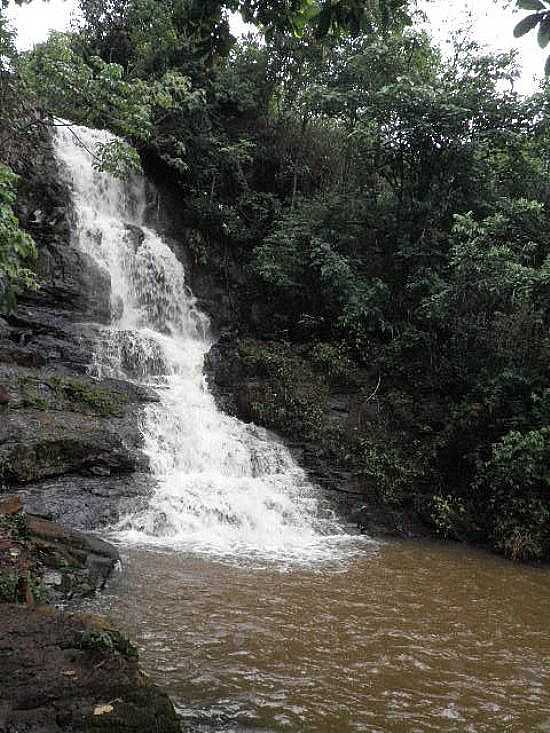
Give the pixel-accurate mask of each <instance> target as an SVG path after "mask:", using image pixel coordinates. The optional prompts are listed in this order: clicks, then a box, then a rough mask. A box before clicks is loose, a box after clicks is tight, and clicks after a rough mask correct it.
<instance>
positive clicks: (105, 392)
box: [49, 377, 128, 417]
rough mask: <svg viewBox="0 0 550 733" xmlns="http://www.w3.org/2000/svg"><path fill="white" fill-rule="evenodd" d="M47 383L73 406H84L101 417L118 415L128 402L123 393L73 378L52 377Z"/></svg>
mask: <svg viewBox="0 0 550 733" xmlns="http://www.w3.org/2000/svg"><path fill="white" fill-rule="evenodd" d="M49 384H50V385H51V386H52V387H53V388H54V390H55V392H56V393H57V394H58V395H59V396H61V397H63V398H64V399H66V400H68V401H69V403H70V404H71V405H72V406H73V407H74V408H76V407H80V406H84V407H86V408H88V409H89V410H90V411H92V412H94V413H95V414H97V415H101V416H103V417H110V416H120V415H121V414H122V412H123V409H124V406H125V405H126V404H127V402H128V398H127V396H126V395H125V394H122V393H120V392H115V391H113V390H109V389H104V388H102V387H96V386H95V385H94V384H91V383H89V382H83V381H81V380H78V379H74V378H68V377H64V378H61V377H54V378H53V379H52V380H50V382H49Z"/></svg>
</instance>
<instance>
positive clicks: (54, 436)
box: [0, 410, 143, 484]
mask: <svg viewBox="0 0 550 733" xmlns="http://www.w3.org/2000/svg"><path fill="white" fill-rule="evenodd" d="M121 427H124V426H122V425H121ZM140 463H143V459H142V456H141V454H140V453H139V452H138V451H137V450H136V449H135V448H133V447H130V446H128V445H127V444H125V442H124V441H123V440H122V439H121V437H120V435H119V434H118V433H117V432H116V431H115V429H114V425H112V424H111V423H110V422H109V421H108V420H107V419H101V418H94V417H91V416H89V415H78V414H75V413H71V412H65V411H59V412H49V411H41V410H19V411H17V412H16V413H12V414H9V415H8V416H7V417H6V419H4V420H3V421H2V424H0V476H2V477H3V479H4V481H6V482H8V483H10V484H24V483H29V482H31V481H37V480H40V479H43V478H46V477H48V476H62V475H64V474H67V473H80V474H82V473H90V472H91V471H92V469H97V468H98V467H99V468H106V469H109V472H110V473H111V472H112V473H124V472H130V471H133V470H136V468H137V467H138V465H140Z"/></svg>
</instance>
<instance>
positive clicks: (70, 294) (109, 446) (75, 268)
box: [0, 126, 158, 529]
mask: <svg viewBox="0 0 550 733" xmlns="http://www.w3.org/2000/svg"><path fill="white" fill-rule="evenodd" d="M34 137H35V139H34V149H33V150H32V151H31V150H30V149H29V150H21V151H19V153H20V154H13V156H12V157H13V160H12V161H10V162H11V163H12V165H13V166H14V167H15V168H16V171H17V173H19V175H20V176H21V181H20V186H19V190H18V199H17V213H18V216H19V218H20V220H21V222H22V224H23V226H24V227H25V228H26V229H27V230H28V231H29V233H30V234H31V235H32V236H33V238H34V240H35V242H36V244H37V248H38V253H39V257H38V262H37V274H38V278H39V281H40V288H39V289H38V290H36V291H29V292H25V293H22V294H20V296H19V298H18V305H17V308H16V309H15V310H14V311H12V312H10V313H6V314H3V316H2V318H1V319H0V495H1V492H2V490H3V489H2V487H4V490H9V491H12V490H13V489H14V488H17V489H19V490H20V493H21V496H22V498H23V500H24V502H25V504H26V505H28V506H29V507H32V508H34V509H35V510H36V511H39V512H40V513H41V514H43V515H48V516H52V517H55V518H56V519H58V520H59V521H62V522H64V523H67V524H70V526H73V527H81V528H84V527H85V528H88V529H89V528H94V527H97V526H100V525H102V524H105V523H108V522H113V521H116V519H117V518H118V516H119V513H120V511H121V508H122V506H124V509H122V510H123V511H126V510H128V508H130V507H131V506H132V504H133V503H134V502H139V500H140V497H143V496H146V495H148V494H149V492H150V486H149V484H148V482H147V480H146V475H147V470H148V465H147V460H146V459H145V457H144V455H143V454H142V452H141V450H140V448H141V434H140V427H139V426H140V411H141V407H142V404H143V403H145V402H148V401H155V400H158V397H157V396H156V394H154V392H153V391H152V390H147V389H144V388H140V387H136V386H135V385H132V384H130V383H125V382H123V381H120V380H112V379H110V380H97V379H94V378H92V377H91V376H89V374H88V369H89V366H90V364H91V363H92V360H93V349H94V341H95V340H96V338H97V336H98V328H99V326H94V325H93V323H98V324H101V323H108V322H109V320H110V318H111V305H110V281H109V275H108V273H106V272H103V271H101V270H99V268H98V267H97V266H96V265H95V264H94V262H93V261H92V259H91V258H90V257H89V256H88V255H87V254H86V253H85V252H82V251H80V250H79V249H78V248H77V247H76V246H75V245H74V242H72V240H71V229H72V227H73V223H74V222H73V212H72V205H71V198H70V191H69V190H68V188H67V186H66V185H65V184H64V182H63V177H62V175H60V171H59V170H58V167H57V163H56V161H55V157H54V153H53V148H52V140H51V138H50V135H49V133H48V131H47V129H46V128H45V127H42V126H41V127H39V128H38V130H37V131H36V132H35V133H34ZM12 152H13V151H12ZM134 475H135V476H136V480H135V481H134V480H133V476H134ZM48 500H49V501H51V504H50V506H48Z"/></svg>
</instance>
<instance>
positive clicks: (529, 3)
mask: <svg viewBox="0 0 550 733" xmlns="http://www.w3.org/2000/svg"><path fill="white" fill-rule="evenodd" d="M517 6H518V8H521V10H544V3H541V1H540V0H518V2H517Z"/></svg>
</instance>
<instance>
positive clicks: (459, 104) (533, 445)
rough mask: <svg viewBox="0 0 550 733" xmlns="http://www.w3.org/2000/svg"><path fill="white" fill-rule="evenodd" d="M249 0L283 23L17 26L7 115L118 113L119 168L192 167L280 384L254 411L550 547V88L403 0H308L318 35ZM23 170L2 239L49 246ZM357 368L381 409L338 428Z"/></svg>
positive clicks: (150, 9) (248, 358) (433, 498)
mask: <svg viewBox="0 0 550 733" xmlns="http://www.w3.org/2000/svg"><path fill="white" fill-rule="evenodd" d="M233 5H234V6H235V7H236V6H237V5H239V6H240V7H241V8H242V9H244V11H245V12H247V13H249V17H253V18H254V19H255V20H257V21H258V20H260V21H262V22H263V23H264V26H265V28H266V29H267V31H268V32H267V33H266V34H265V35H264V36H263V37H262V38H261V39H260V38H249V39H247V40H243V41H241V42H238V43H235V42H234V39H232V37H231V35H230V32H229V26H228V23H227V19H226V16H225V15H224V9H223V7H222V3H216V2H213V3H203V4H201V8H202V11H201V13H202V14H199V16H200V17H199V16H198V15H197V7H198V6H197V4H196V3H195V2H194V1H193V0H164V1H161V0H125V1H124V2H122V1H121V0H111V2H109V3H107V4H105V3H97V2H95V1H94V0H81V7H82V11H83V20H82V22H81V27H80V28H79V29H77V30H75V32H74V33H72V34H69V35H65V34H53V35H52V37H51V38H50V40H49V41H48V42H47V43H45V44H44V45H42V46H40V47H39V48H37V49H35V51H34V52H32V53H30V54H28V55H25V56H24V57H17V55H16V54H15V53H14V52H13V49H12V48H11V46H9V44H7V42H6V41H7V39H8V36H9V34H8V33H7V29H6V26H5V25H4V26H0V39H3V41H2V42H3V44H4V48H3V50H2V51H0V57H1V58H2V59H3V63H4V64H5V68H4V71H3V76H2V79H3V85H4V86H3V87H2V94H3V99H4V103H3V105H2V110H3V112H2V114H3V115H4V117H5V116H6V115H9V114H10V109H12V110H17V109H18V108H19V107H18V105H20V104H21V99H22V98H24V99H26V100H32V105H33V109H37V108H38V109H41V110H42V111H43V113H41V114H38V113H36V115H37V117H36V119H38V118H39V119H40V120H44V119H50V120H51V119H52V118H51V117H48V115H52V114H53V115H56V116H57V117H56V118H55V119H57V118H59V117H60V118H68V119H71V120H74V121H75V122H80V123H84V124H89V125H95V126H106V127H108V128H110V129H111V130H113V131H114V132H116V133H117V134H119V135H121V136H122V137H123V138H124V140H125V141H126V142H127V143H129V144H130V146H128V145H125V144H123V143H115V144H114V145H110V146H106V148H104V149H102V150H100V151H97V156H98V165H100V166H103V167H106V168H108V169H109V170H112V171H114V172H116V173H124V170H125V169H126V168H127V167H128V166H130V167H133V166H136V165H139V158H138V156H137V154H136V152H135V151H136V150H137V151H138V152H139V154H140V157H141V160H142V161H143V163H144V165H146V167H148V168H149V169H150V170H152V171H154V172H155V174H156V175H157V176H161V177H162V178H163V179H164V180H168V181H169V182H170V185H171V186H172V188H173V189H174V190H176V191H177V192H178V193H177V200H178V201H179V204H180V207H181V210H182V211H183V212H184V213H183V215H184V218H185V220H186V221H187V222H188V224H189V226H190V227H193V229H194V231H195V232H196V236H195V237H194V239H193V241H192V246H193V253H194V255H195V257H196V259H197V261H198V262H201V263H202V264H203V265H204V266H206V267H208V268H209V269H210V270H211V271H212V272H215V273H216V274H217V276H218V278H219V280H220V282H223V283H225V285H226V287H227V289H228V291H229V292H230V293H231V297H232V298H233V300H234V304H235V311H236V321H238V323H239V324H240V329H241V333H242V334H243V335H244V336H247V337H249V338H247V339H244V340H243V341H242V344H241V352H242V357H243V359H244V361H245V363H246V364H247V365H248V367H249V368H251V369H252V368H256V369H263V370H264V371H265V372H266V373H268V374H269V376H270V377H271V378H272V380H273V382H274V384H275V385H278V386H279V389H273V390H272V393H271V397H270V395H266V394H264V395H262V398H261V399H259V400H257V401H256V403H255V406H254V417H255V418H256V419H259V420H262V421H263V422H264V423H265V424H267V425H272V426H274V427H278V428H279V429H281V430H285V431H287V432H293V433H294V434H296V433H297V434H302V435H304V436H305V437H307V438H308V439H315V440H317V441H318V442H319V444H320V445H322V446H323V449H324V450H325V451H326V452H327V455H328V456H330V458H331V460H333V461H334V462H335V463H338V464H343V465H346V466H349V467H350V469H351V470H352V471H353V472H354V473H355V475H358V476H360V477H361V478H362V480H363V481H364V482H365V484H366V485H369V486H371V487H374V488H375V490H376V492H377V494H378V497H379V499H380V500H381V501H384V502H386V503H388V504H389V505H391V506H394V507H399V508H400V509H403V510H414V511H416V512H419V513H420V514H421V515H422V516H423V517H424V518H425V520H426V521H427V522H429V523H430V524H431V525H432V526H433V527H434V529H435V530H437V531H438V532H439V533H440V534H442V535H443V536H446V537H458V538H469V539H476V540H479V541H483V542H486V543H488V544H490V545H491V546H492V547H494V548H495V549H497V550H498V551H499V552H502V553H504V554H506V555H508V556H510V557H513V558H521V559H532V558H543V557H549V556H550V460H549V459H550V428H549V424H550V420H549V418H550V389H549V379H548V378H549V368H550V366H549V365H550V360H549V356H550V349H549V347H550V341H549V335H548V334H549V332H548V326H549V323H550V308H549V306H550V212H549V208H548V205H549V203H550V200H549V195H550V191H549V189H548V183H547V181H548V174H549V167H550V127H549V122H550V118H549V101H550V97H549V90H548V89H546V88H545V89H542V90H541V91H540V92H539V93H537V94H535V95H533V96H532V97H530V98H524V97H521V96H519V95H518V94H517V93H516V92H515V91H514V84H513V81H514V78H515V76H516V70H515V68H514V62H513V58H512V57H511V56H509V55H504V54H502V55H492V56H491V55H487V54H484V53H482V52H481V51H480V50H479V49H477V48H475V46H473V45H472V44H466V43H464V44H463V45H462V46H458V47H457V49H456V54H455V56H454V58H453V59H452V60H451V61H444V60H442V58H441V56H440V53H439V52H438V50H437V49H436V48H434V47H433V45H432V43H431V41H430V39H429V38H428V37H427V36H426V35H425V34H424V33H422V32H419V31H418V30H415V26H414V25H410V24H408V23H407V16H406V15H405V13H404V3H402V2H394V3H391V2H386V3H380V4H378V3H374V2H373V3H369V4H365V3H352V2H350V3H347V4H346V3H333V6H334V7H336V8H339V9H340V10H341V11H342V13H341V14H340V15H339V16H337V17H334V18H331V19H329V22H328V23H327V22H326V19H325V21H324V22H323V23H322V26H321V27H320V21H319V16H318V15H317V16H315V18H316V19H317V21H316V24H315V25H313V26H311V27H309V26H308V25H307V22H308V20H309V19H310V18H309V16H308V13H307V6H308V5H309V4H308V3H305V4H304V3H301V4H296V8H298V5H300V7H299V8H298V11H299V12H298V15H294V16H292V23H291V26H292V28H293V29H294V31H296V30H297V29H298V30H299V31H300V35H297V33H296V32H295V33H294V34H293V33H290V32H289V27H288V23H285V24H283V25H284V27H281V24H280V23H278V22H276V20H277V19H278V18H279V19H280V17H281V15H280V13H279V14H278V11H277V8H276V6H277V3H276V2H273V3H267V2H266V3H261V2H260V3H248V4H247V3H244V4H243V3H241V4H238V3H237V4H235V3H234V4H233ZM233 5H231V4H230V3H229V4H226V6H231V7H233ZM271 6H273V7H271ZM344 6H346V7H344ZM357 6H361V8H363V9H364V7H365V6H368V8H369V12H368V14H367V16H365V15H364V14H363V15H361V17H360V23H358V22H356V21H357V17H356V16H354V14H353V12H352V11H353V9H354V7H356V8H357ZM205 8H207V9H208V12H206V11H205V10H204V9H205ZM274 8H275V9H274ZM346 8H347V9H346ZM258 13H260V15H258ZM262 13H263V15H262ZM346 13H347V14H346ZM304 14H305V15H304ZM285 17H286V16H285ZM289 17H290V16H289ZM311 17H313V14H311ZM346 29H347V30H350V29H351V30H352V31H354V32H353V33H351V34H346V33H344V32H343V31H344V30H346ZM6 59H7V61H6ZM6 64H7V66H6ZM10 95H11V96H10ZM8 96H9V97H10V101H9V104H8V102H7V97H8ZM42 114H43V115H44V116H42ZM12 116H13V120H12V123H13V125H14V127H15V128H17V130H19V127H18V125H19V126H20V127H21V128H23V125H24V124H25V122H24V120H25V119H26V118H25V117H24V116H21V115H20V114H17V113H12ZM3 123H4V125H5V120H3ZM37 124H38V123H37ZM21 134H24V130H23V129H21ZM3 171H4V172H3ZM3 181H4V183H2V182H3ZM12 184H13V180H12V178H11V177H10V174H9V172H7V169H0V212H2V220H1V221H0V225H1V226H2V227H4V228H2V229H0V258H2V257H4V259H5V256H4V255H3V251H4V250H3V241H4V239H5V237H8V238H9V237H16V240H14V241H17V242H19V244H18V249H17V250H16V251H17V253H18V255H19V256H20V257H23V256H26V255H27V254H29V253H30V250H31V244H30V242H29V241H28V240H26V239H24V235H22V234H20V233H18V232H17V221H16V220H15V219H14V218H13V213H12V210H11V206H12V203H13V202H12V200H11V196H12V193H11V190H12V189H11V188H10V187H11V186H12ZM4 222H7V223H4ZM6 226H7V227H8V229H6V228H5V227H6ZM21 237H23V239H21ZM17 238H19V239H17ZM18 262H19V260H18ZM0 264H2V261H1V260H0ZM18 266H19V267H22V265H20V264H19V265H18ZM17 272H18V271H17V269H16V270H15V273H16V274H17ZM21 272H24V271H23V270H22V271H21ZM19 274H21V273H19ZM306 368H307V369H309V372H308V374H310V375H314V377H310V376H308V377H304V369H306ZM365 375H366V376H365ZM300 382H302V383H306V382H307V384H308V385H309V391H307V390H306V391H302V392H300V394H299V395H298V394H297V392H296V390H295V389H294V391H293V386H294V387H295V385H296V384H298V383H300ZM335 382H337V383H340V384H344V385H347V387H348V388H351V387H354V388H356V389H359V390H364V394H362V397H361V404H363V405H364V407H365V411H366V412H368V410H367V408H368V407H369V406H370V401H371V399H372V397H373V395H375V399H376V404H377V417H376V418H375V417H372V416H371V417H370V418H369V419H359V420H358V421H357V425H356V428H355V430H354V431H353V432H352V433H349V432H342V431H340V432H338V431H337V432H336V433H335V430H334V428H333V427H331V426H330V425H328V423H327V422H326V421H325V422H324V421H323V413H322V410H320V409H319V406H320V405H321V404H322V399H323V395H324V394H325V392H326V389H327V385H328V386H330V384H332V383H335ZM304 395H305V397H304ZM308 395H309V397H308Z"/></svg>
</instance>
